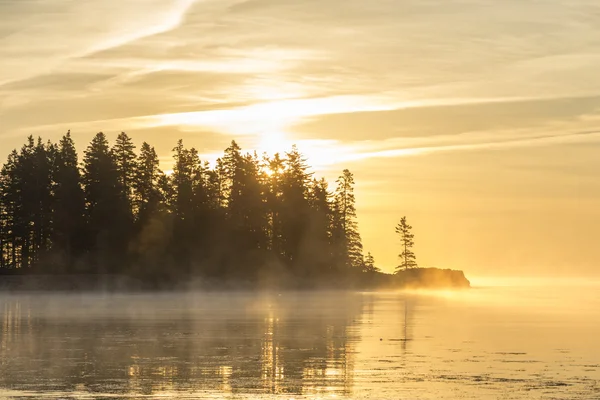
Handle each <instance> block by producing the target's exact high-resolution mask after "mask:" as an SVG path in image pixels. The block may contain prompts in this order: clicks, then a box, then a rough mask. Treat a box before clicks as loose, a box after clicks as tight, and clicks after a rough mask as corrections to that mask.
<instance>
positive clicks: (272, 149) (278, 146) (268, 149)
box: [256, 131, 292, 156]
mask: <svg viewBox="0 0 600 400" xmlns="http://www.w3.org/2000/svg"><path fill="white" fill-rule="evenodd" d="M291 147H292V143H291V141H290V140H289V139H288V138H287V135H286V134H285V133H284V132H282V131H271V132H264V133H261V134H260V135H259V140H258V145H257V149H256V150H257V152H258V153H267V155H269V156H272V155H274V154H275V153H284V152H286V151H288V150H289V149H290V148H291Z"/></svg>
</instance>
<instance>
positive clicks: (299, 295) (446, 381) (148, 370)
mask: <svg viewBox="0 0 600 400" xmlns="http://www.w3.org/2000/svg"><path fill="white" fill-rule="evenodd" d="M540 282H541V281H540ZM540 282H538V283H537V284H536V282H532V281H525V283H524V284H523V283H522V284H520V285H518V286H517V285H514V282H513V283H511V282H507V281H504V282H503V281H497V283H499V284H496V285H491V283H493V281H488V282H484V281H481V280H480V284H479V285H477V284H476V285H475V287H474V288H473V289H471V290H466V291H447V292H444V291H442V292H433V291H432V292H425V291H423V292H378V293H351V292H341V291H340V292H284V293H250V292H237V293H222V292H214V293H198V292H189V293H162V294H104V293H95V294H92V293H88V294H40V293H37V294H32V293H29V294H3V295H0V324H1V325H0V398H9V399H21V398H61V399H64V398H73V399H77V398H107V399H110V398H126V399H127V398H138V397H140V396H143V397H146V398H181V399H185V398H242V399H246V398H248V399H252V398H282V399H283V398H285V399H288V398H306V399H313V398H334V397H335V398H343V399H356V398H358V399H362V398H371V399H373V398H375V399H377V398H394V399H397V398H426V399H440V398H442V399H444V398H445V399H454V398H473V399H481V398H490V399H497V398H507V399H508V398H510V399H520V398H523V399H525V398H527V399H530V398H553V399H572V398H597V397H599V396H600V386H599V385H598V383H599V382H600V348H599V347H598V346H597V339H598V337H599V336H600V295H599V294H598V293H600V292H599V290H598V289H600V286H599V285H598V284H597V283H594V282H588V284H586V285H582V284H577V285H575V284H573V282H567V283H562V284H560V283H559V282H557V281H552V280H548V281H544V282H542V283H543V284H541V283H540Z"/></svg>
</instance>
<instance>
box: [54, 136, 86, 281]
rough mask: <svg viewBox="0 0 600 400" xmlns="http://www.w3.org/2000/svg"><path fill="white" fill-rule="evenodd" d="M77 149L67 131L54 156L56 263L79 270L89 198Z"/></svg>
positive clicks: (72, 269) (73, 270)
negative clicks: (83, 185)
mask: <svg viewBox="0 0 600 400" xmlns="http://www.w3.org/2000/svg"><path fill="white" fill-rule="evenodd" d="M78 164H79V161H78V158H77V151H76V150H75V143H74V142H73V139H72V138H71V132H70V131H69V132H67V134H66V135H64V136H63V137H62V139H61V140H60V142H59V144H58V149H57V151H56V153H55V158H54V201H53V205H54V213H53V232H52V247H53V255H54V263H55V264H56V265H57V266H60V265H63V266H64V268H65V269H66V270H67V271H69V272H75V271H76V269H75V265H74V261H75V259H76V258H78V257H80V256H81V255H82V254H83V251H84V245H85V242H84V241H83V237H84V236H83V235H84V234H85V231H84V228H85V219H84V218H85V199H84V194H83V190H82V188H81V177H80V175H79V169H78Z"/></svg>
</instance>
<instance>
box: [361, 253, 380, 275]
mask: <svg viewBox="0 0 600 400" xmlns="http://www.w3.org/2000/svg"><path fill="white" fill-rule="evenodd" d="M363 271H364V272H371V273H372V272H381V271H380V269H379V268H377V267H376V266H375V258H374V257H373V255H371V252H368V253H367V255H366V256H365V261H364V264H363Z"/></svg>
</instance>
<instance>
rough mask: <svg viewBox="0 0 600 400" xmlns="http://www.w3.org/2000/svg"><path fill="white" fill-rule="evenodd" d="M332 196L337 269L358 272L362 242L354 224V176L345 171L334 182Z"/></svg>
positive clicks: (355, 223)
mask: <svg viewBox="0 0 600 400" xmlns="http://www.w3.org/2000/svg"><path fill="white" fill-rule="evenodd" d="M336 182H337V184H338V186H337V188H336V191H335V196H334V221H333V241H334V248H335V250H334V251H335V259H336V261H337V263H338V267H339V268H342V269H345V270H354V271H356V270H359V269H360V268H361V266H362V260H363V255H362V241H361V237H360V233H359V232H358V224H357V222H356V206H355V197H354V175H352V173H351V172H350V171H349V170H348V169H345V170H344V171H343V172H342V175H340V177H339V178H338V179H337V180H336Z"/></svg>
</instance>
